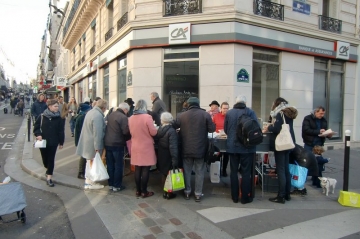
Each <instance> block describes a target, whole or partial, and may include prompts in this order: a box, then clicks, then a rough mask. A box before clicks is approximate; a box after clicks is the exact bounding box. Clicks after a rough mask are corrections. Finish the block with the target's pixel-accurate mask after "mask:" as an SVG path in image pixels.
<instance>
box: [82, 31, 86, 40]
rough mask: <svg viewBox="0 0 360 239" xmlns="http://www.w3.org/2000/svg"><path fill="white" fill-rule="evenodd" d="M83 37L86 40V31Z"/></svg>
mask: <svg viewBox="0 0 360 239" xmlns="http://www.w3.org/2000/svg"><path fill="white" fill-rule="evenodd" d="M82 39H83V40H84V41H85V39H86V33H84V34H83V35H82Z"/></svg>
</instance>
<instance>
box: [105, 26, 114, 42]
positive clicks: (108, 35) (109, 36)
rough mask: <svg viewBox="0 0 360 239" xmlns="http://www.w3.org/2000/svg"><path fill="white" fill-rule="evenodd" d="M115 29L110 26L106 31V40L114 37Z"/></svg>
mask: <svg viewBox="0 0 360 239" xmlns="http://www.w3.org/2000/svg"><path fill="white" fill-rule="evenodd" d="M113 29H114V28H113V27H112V28H110V30H109V31H108V32H107V33H105V41H107V40H109V39H110V38H111V37H112V35H113Z"/></svg>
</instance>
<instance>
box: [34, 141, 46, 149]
mask: <svg viewBox="0 0 360 239" xmlns="http://www.w3.org/2000/svg"><path fill="white" fill-rule="evenodd" d="M34 148H38V149H41V148H46V139H43V140H36V141H35V143H34Z"/></svg>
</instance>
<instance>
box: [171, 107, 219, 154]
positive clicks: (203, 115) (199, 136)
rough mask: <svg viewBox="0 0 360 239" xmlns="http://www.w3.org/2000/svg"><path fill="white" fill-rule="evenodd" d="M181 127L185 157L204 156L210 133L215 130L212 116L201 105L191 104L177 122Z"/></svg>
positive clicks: (177, 125) (177, 126) (176, 124)
mask: <svg viewBox="0 0 360 239" xmlns="http://www.w3.org/2000/svg"><path fill="white" fill-rule="evenodd" d="M175 126H176V128H180V137H181V146H182V149H181V150H182V155H183V157H184V158H204V157H205V154H206V151H207V148H208V142H209V141H208V133H212V132H214V131H215V124H214V123H213V122H212V120H211V116H210V115H209V113H207V112H206V111H205V110H203V109H201V108H200V107H199V106H196V105H191V106H190V107H189V108H188V110H187V111H185V112H183V113H181V114H180V116H179V118H177V120H176V123H175Z"/></svg>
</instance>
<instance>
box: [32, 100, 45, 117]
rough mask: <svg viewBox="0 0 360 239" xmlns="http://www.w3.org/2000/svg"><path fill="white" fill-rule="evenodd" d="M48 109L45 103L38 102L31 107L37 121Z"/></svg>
mask: <svg viewBox="0 0 360 239" xmlns="http://www.w3.org/2000/svg"><path fill="white" fill-rule="evenodd" d="M46 109H47V105H46V103H45V101H41V102H40V101H36V102H34V103H33V105H32V107H31V114H32V115H33V116H34V117H35V119H37V118H38V116H39V115H41V114H42V113H43V112H44V110H46Z"/></svg>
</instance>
